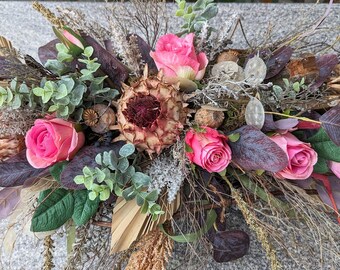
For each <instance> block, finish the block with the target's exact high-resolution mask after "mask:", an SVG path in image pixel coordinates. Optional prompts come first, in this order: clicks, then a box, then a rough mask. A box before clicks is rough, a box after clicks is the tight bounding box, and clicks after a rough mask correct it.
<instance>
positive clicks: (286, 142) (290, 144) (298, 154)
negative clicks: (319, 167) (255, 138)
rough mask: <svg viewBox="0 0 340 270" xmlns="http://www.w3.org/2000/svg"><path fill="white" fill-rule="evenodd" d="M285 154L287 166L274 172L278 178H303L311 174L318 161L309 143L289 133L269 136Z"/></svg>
mask: <svg viewBox="0 0 340 270" xmlns="http://www.w3.org/2000/svg"><path fill="white" fill-rule="evenodd" d="M270 138H271V139H272V140H273V141H274V142H275V143H276V144H277V145H278V146H280V147H281V149H282V150H283V151H284V152H285V153H286V154H287V157H288V166H287V167H286V168H285V169H283V170H282V171H279V172H276V173H274V175H275V176H276V177H277V178H280V179H285V178H286V179H292V180H299V179H300V180H303V179H307V178H308V177H310V176H311V174H312V172H313V166H314V165H315V163H316V162H317V161H318V156H317V153H316V152H315V151H314V150H313V149H312V148H311V147H310V144H309V143H304V142H302V141H300V140H298V139H297V138H296V137H295V136H294V135H292V134H291V133H286V134H277V135H274V136H272V137H270Z"/></svg>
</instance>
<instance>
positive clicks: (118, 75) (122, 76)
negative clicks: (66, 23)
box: [83, 36, 129, 89]
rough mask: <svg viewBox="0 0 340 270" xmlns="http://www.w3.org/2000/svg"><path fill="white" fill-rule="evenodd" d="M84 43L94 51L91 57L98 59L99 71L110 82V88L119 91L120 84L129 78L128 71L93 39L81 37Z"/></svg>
mask: <svg viewBox="0 0 340 270" xmlns="http://www.w3.org/2000/svg"><path fill="white" fill-rule="evenodd" d="M83 38H84V39H85V41H86V43H87V44H88V45H89V46H92V47H93V49H94V53H93V57H96V58H98V63H99V64H101V66H100V69H101V70H102V71H103V72H104V73H105V74H106V75H107V76H108V77H109V79H110V80H111V81H112V86H113V87H115V88H116V89H120V87H121V83H122V82H124V81H125V80H126V79H127V78H128V77H129V71H128V69H127V68H126V67H125V66H124V65H123V64H122V63H121V62H120V61H119V60H118V59H117V58H116V57H115V56H113V55H112V54H111V53H109V52H108V51H107V50H105V49H104V48H103V47H102V46H101V45H100V44H99V43H98V42H97V41H96V40H95V39H93V38H92V37H90V36H83Z"/></svg>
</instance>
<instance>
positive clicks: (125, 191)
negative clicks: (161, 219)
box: [74, 144, 164, 219]
mask: <svg viewBox="0 0 340 270" xmlns="http://www.w3.org/2000/svg"><path fill="white" fill-rule="evenodd" d="M134 152H135V147H134V145H133V144H125V145H124V146H122V148H121V149H120V150H119V154H118V155H116V153H115V152H114V151H109V152H104V153H102V154H98V155H97V156H96V158H95V161H96V163H97V164H98V167H95V168H90V167H87V166H86V167H84V168H83V174H82V175H78V176H76V177H75V178H74V182H75V183H76V184H79V185H80V184H84V186H85V187H86V188H87V189H88V190H89V191H90V193H89V198H90V200H95V199H96V198H97V197H98V196H99V198H100V200H101V201H106V200H107V199H108V198H109V197H110V194H111V192H113V193H114V194H115V195H117V196H118V197H123V198H124V199H125V200H126V201H130V200H133V199H136V202H137V204H138V205H139V206H140V207H141V212H142V213H149V214H151V215H152V218H153V219H157V217H158V216H159V215H160V214H163V213H164V212H163V211H162V209H161V207H160V205H159V204H157V203H156V201H157V199H158V191H157V190H153V191H151V192H148V191H147V190H148V187H149V186H150V183H151V178H150V177H149V176H148V175H146V174H144V173H142V172H138V171H137V170H136V168H135V167H134V166H133V165H130V162H129V158H132V157H133V154H134Z"/></svg>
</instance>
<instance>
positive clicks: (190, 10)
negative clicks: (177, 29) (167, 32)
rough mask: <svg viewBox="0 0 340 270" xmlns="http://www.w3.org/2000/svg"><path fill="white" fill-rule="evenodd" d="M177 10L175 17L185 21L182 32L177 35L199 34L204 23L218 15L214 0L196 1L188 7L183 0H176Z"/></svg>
mask: <svg viewBox="0 0 340 270" xmlns="http://www.w3.org/2000/svg"><path fill="white" fill-rule="evenodd" d="M176 3H177V5H178V9H177V11H176V16H178V17H182V18H183V19H184V21H185V23H184V25H182V27H181V28H182V29H183V31H182V32H181V33H180V34H179V35H184V34H188V33H194V32H196V33H199V32H200V31H201V29H202V27H203V25H204V24H205V23H207V22H208V21H209V20H210V19H212V18H214V17H215V16H216V15H217V13H218V7H217V4H216V3H214V0H198V1H196V2H195V3H194V4H193V5H188V4H187V2H186V1H185V0H176Z"/></svg>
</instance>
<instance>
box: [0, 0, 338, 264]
mask: <svg viewBox="0 0 340 270" xmlns="http://www.w3.org/2000/svg"><path fill="white" fill-rule="evenodd" d="M56 5H61V6H68V7H69V6H72V7H76V8H80V9H82V10H85V11H87V12H86V13H87V14H88V16H90V17H93V18H96V19H97V20H101V16H100V8H102V7H103V4H98V3H64V2H62V3H48V4H47V6H49V7H55V6H56ZM326 7H327V6H326V5H312V4H274V5H272V4H224V5H221V6H220V8H221V11H222V13H221V15H220V19H219V20H218V21H216V22H215V25H216V27H217V28H218V27H219V26H220V25H221V21H223V20H224V19H227V18H228V17H229V16H230V15H231V14H233V13H238V14H240V16H241V17H242V18H243V26H244V29H245V31H246V34H247V37H248V38H249V39H250V40H251V42H252V44H254V45H256V44H260V43H261V42H262V41H263V40H264V39H265V37H266V33H267V32H268V29H271V38H270V40H272V41H275V40H278V39H280V38H282V37H285V36H286V35H287V34H289V33H291V32H292V31H295V30H296V29H298V28H301V26H302V25H307V24H310V23H312V22H315V21H316V20H317V19H318V18H319V17H321V16H322V14H323V13H324V12H325V10H326ZM0 18H1V24H0V35H3V36H5V37H7V38H8V39H10V40H12V42H13V44H14V46H15V47H17V48H19V49H20V50H21V51H22V52H23V53H28V54H30V55H32V56H33V57H35V56H36V52H37V48H38V47H39V46H41V45H43V44H45V43H47V42H48V41H49V40H50V39H52V38H54V35H53V32H52V30H51V28H50V26H49V24H48V23H47V22H46V21H45V19H44V18H43V17H41V16H40V15H39V14H38V13H37V12H36V11H34V10H33V9H32V8H31V6H30V3H29V2H0ZM339 26H340V5H335V6H334V7H333V10H332V12H331V14H330V16H329V17H328V18H327V19H326V21H325V23H324V24H323V27H322V31H318V32H317V34H316V35H315V36H314V37H312V38H311V39H310V42H311V43H316V42H319V41H324V42H327V43H329V44H331V43H332V42H333V41H334V40H335V38H336V36H337V35H339ZM234 46H235V47H244V46H246V45H245V42H244V40H243V39H242V37H241V34H240V32H237V34H236V36H235V39H234ZM338 48H339V47H338ZM315 50H317V47H316V48H315ZM229 219H230V223H231V226H232V227H233V228H241V229H242V228H243V229H245V230H246V231H249V230H248V229H247V226H246V225H245V224H244V222H243V221H242V219H240V217H239V214H237V213H233V214H232V215H230V217H229ZM5 227H6V222H5V221H1V222H0V236H1V235H3V233H4V230H5ZM55 240H56V242H55V245H56V252H55V259H54V262H55V265H56V267H55V269H63V265H64V263H65V258H66V251H65V238H63V237H59V236H56V237H55ZM292 245H293V243H292ZM314 245H315V247H317V245H318V243H315V244H314ZM309 252H310V251H309V250H306V251H305V252H303V253H301V256H300V259H299V260H300V261H304V262H305V263H306V264H307V265H309V266H308V268H307V269H310V270H318V269H334V270H335V269H336V268H331V267H330V266H329V265H328V263H327V261H326V262H324V264H320V262H318V261H317V260H316V259H315V258H313V257H311V253H309ZM41 253H42V245H41V244H40V243H37V241H36V240H32V238H31V237H26V236H25V237H22V238H20V240H19V241H18V243H17V246H16V249H15V251H14V253H13V254H12V257H11V258H9V257H8V256H6V255H5V254H4V253H2V254H1V262H2V265H0V269H4V270H19V269H25V270H26V269H27V270H38V269H42V255H41ZM183 258H184V260H185V253H184V252H183V251H182V249H180V248H179V249H177V250H176V252H175V256H174V259H173V260H172V264H171V267H169V269H170V268H171V269H221V270H222V269H224V270H234V269H235V270H236V269H242V270H266V269H269V265H268V261H267V260H266V258H265V254H264V252H263V250H262V249H261V246H260V244H259V243H258V242H257V241H256V238H255V236H254V235H253V234H251V247H250V251H249V254H248V255H247V256H245V257H243V258H242V259H239V260H237V261H235V262H231V263H227V264H223V265H221V264H217V263H213V262H208V263H206V264H205V266H203V267H202V266H198V265H196V264H193V265H192V266H191V267H183V266H181V265H182V262H183ZM279 260H280V261H281V263H282V265H283V269H286V270H289V269H301V268H300V267H299V265H296V264H294V263H293V262H292V261H291V260H289V259H288V258H287V256H286V253H285V252H284V251H282V252H281V253H279ZM10 262H11V263H10ZM337 269H340V265H339V264H338V267H337Z"/></svg>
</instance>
